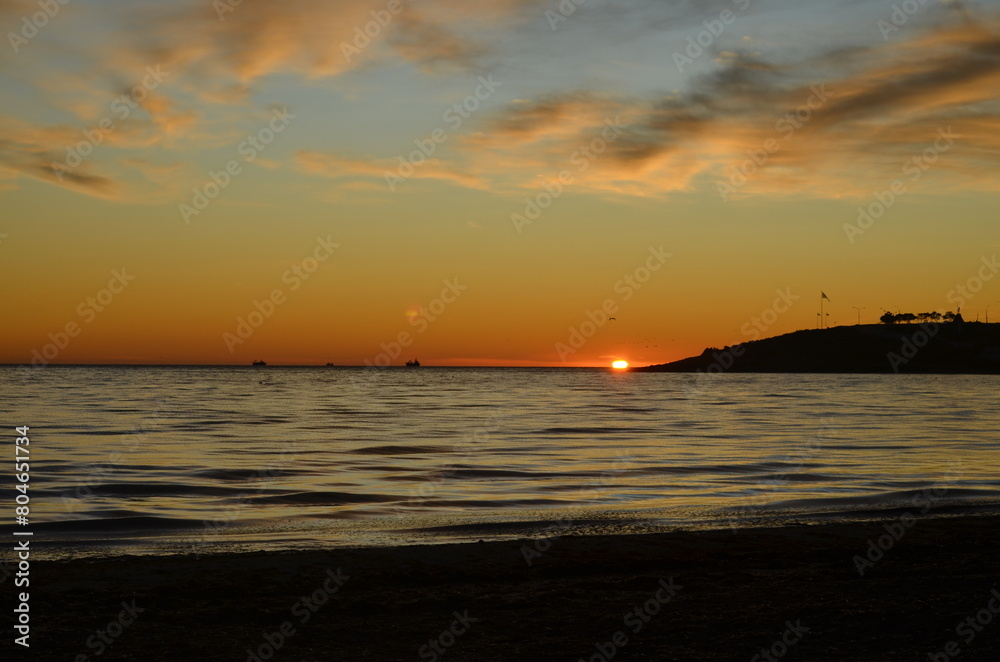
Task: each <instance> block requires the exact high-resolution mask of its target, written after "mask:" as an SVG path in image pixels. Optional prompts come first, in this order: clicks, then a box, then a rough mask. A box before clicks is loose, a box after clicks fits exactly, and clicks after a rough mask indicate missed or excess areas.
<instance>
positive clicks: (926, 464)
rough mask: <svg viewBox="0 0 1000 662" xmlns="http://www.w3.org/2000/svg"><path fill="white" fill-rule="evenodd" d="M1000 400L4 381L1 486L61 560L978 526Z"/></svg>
mask: <svg viewBox="0 0 1000 662" xmlns="http://www.w3.org/2000/svg"><path fill="white" fill-rule="evenodd" d="M998 392H1000V377H998V376H982V375H976V376H966V375H805V374H802V375H799V374H707V375H706V374H674V373H633V372H618V371H611V370H605V369H555V368H553V369H546V368H539V369H533V368H434V367H422V368H386V369H377V368H340V367H287V368H286V367H270V366H268V367H250V366H246V367H148V366H107V367H105V366H51V367H47V368H44V369H34V370H31V371H28V370H26V369H24V368H21V369H19V368H17V367H14V366H7V367H0V402H2V411H3V416H2V418H3V420H4V421H5V425H6V427H7V429H6V430H4V433H5V435H4V436H6V438H7V442H8V449H9V450H8V452H9V454H10V455H9V456H8V457H9V459H13V456H14V455H15V453H16V450H15V445H16V441H15V440H16V438H17V437H20V436H22V435H21V434H20V433H18V432H17V431H16V428H18V427H21V426H27V427H28V428H29V430H28V439H29V440H30V445H28V446H23V448H27V449H28V455H27V456H25V455H21V456H20V457H19V458H18V460H19V461H23V460H24V459H26V458H27V459H28V460H29V465H30V466H29V468H28V470H27V472H21V471H20V470H19V471H18V473H27V474H28V476H27V477H26V478H28V485H29V487H28V488H24V489H22V490H21V491H15V490H14V489H12V488H13V485H14V484H15V483H14V481H12V480H11V478H12V477H11V476H10V475H8V477H7V479H5V480H4V481H3V483H4V485H3V489H2V490H0V495H2V499H3V501H4V502H6V503H7V504H9V510H10V513H11V515H10V517H9V518H8V519H9V521H10V525H11V526H12V527H13V528H14V529H17V530H21V531H25V532H29V531H30V533H31V536H32V548H33V550H34V552H35V554H37V555H41V556H44V557H48V558H76V557H93V556H108V555H112V556H113V555H121V554H198V555H200V554H215V553H222V552H232V551H255V550H290V549H310V548H323V547H330V546H352V547H364V546H380V545H400V544H425V543H437V542H446V541H447V542H450V541H478V540H497V539H522V538H523V539H532V538H533V539H536V540H550V539H553V538H557V537H560V536H565V535H599V534H623V533H644V532H660V531H667V530H676V529H704V528H714V529H729V530H731V531H733V533H734V534H736V533H738V532H739V531H742V530H745V529H748V528H752V527H759V526H787V525H792V524H815V523H820V522H826V521H831V520H851V521H873V520H879V519H891V518H894V517H900V516H902V515H905V514H907V513H909V514H910V516H912V517H915V518H918V519H919V518H922V517H949V516H955V515H969V514H973V515H975V514H983V515H986V514H993V513H996V512H1000V440H998V433H997V431H998V429H1000V407H998V399H997V393H998ZM12 468H13V467H12V466H11V465H10V464H8V471H10V470H11V469H12ZM21 478H24V476H22V477H21ZM25 493H26V494H27V496H28V502H27V504H26V506H27V508H28V510H27V511H23V510H22V511H21V512H22V513H23V512H27V513H28V515H27V516H26V518H25V521H24V522H23V523H21V524H20V525H18V524H16V523H15V521H14V517H13V513H14V508H15V507H16V505H17V500H18V498H19V496H18V495H21V494H25ZM20 501H21V502H24V501H25V498H24V497H20Z"/></svg>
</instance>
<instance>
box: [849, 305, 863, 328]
mask: <svg viewBox="0 0 1000 662" xmlns="http://www.w3.org/2000/svg"><path fill="white" fill-rule="evenodd" d="M851 308H853V309H854V310H856V311H858V324H861V311H862V310H864V308H858V307H857V306H851Z"/></svg>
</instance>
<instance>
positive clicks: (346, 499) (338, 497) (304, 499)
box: [246, 492, 403, 506]
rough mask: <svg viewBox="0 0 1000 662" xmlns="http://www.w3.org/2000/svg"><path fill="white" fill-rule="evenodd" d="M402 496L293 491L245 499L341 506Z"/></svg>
mask: <svg viewBox="0 0 1000 662" xmlns="http://www.w3.org/2000/svg"><path fill="white" fill-rule="evenodd" d="M401 500H403V497H401V496H393V495H386V494H350V493H348V492H295V493H292V494H276V495H273V496H262V497H254V498H252V499H247V500H246V501H247V502H248V503H258V504H259V503H283V504H297V505H310V506H343V505H349V504H352V503H385V502H389V501H401Z"/></svg>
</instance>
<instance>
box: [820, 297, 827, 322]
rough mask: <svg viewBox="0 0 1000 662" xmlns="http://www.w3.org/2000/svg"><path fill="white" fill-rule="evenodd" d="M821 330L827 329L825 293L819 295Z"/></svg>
mask: <svg viewBox="0 0 1000 662" xmlns="http://www.w3.org/2000/svg"><path fill="white" fill-rule="evenodd" d="M819 328H821V329H825V328H826V318H824V317H823V293H822V292H820V293H819Z"/></svg>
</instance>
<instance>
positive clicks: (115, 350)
mask: <svg viewBox="0 0 1000 662" xmlns="http://www.w3.org/2000/svg"><path fill="white" fill-rule="evenodd" d="M0 32H2V33H3V34H4V39H3V41H4V43H3V44H0V98H2V100H3V101H2V105H0V120H2V121H0V284H2V288H3V290H2V291H3V295H4V300H5V304H6V305H5V306H4V313H5V315H6V320H5V323H4V325H3V327H4V328H3V331H2V332H0V362H3V363H30V362H32V361H34V362H35V363H37V364H43V363H183V364H195V363H205V364H246V363H249V362H250V361H252V360H256V359H263V360H266V361H268V363H269V364H272V365H274V364H320V365H322V364H325V363H327V362H332V363H335V364H338V365H365V364H375V365H382V364H385V363H391V364H394V365H398V364H400V363H402V362H403V361H405V360H407V359H410V358H419V359H420V360H421V362H422V363H423V364H425V365H540V366H549V365H551V366H606V365H610V363H611V362H612V361H614V360H627V361H629V362H630V363H631V364H632V365H645V364H651V363H663V362H667V361H671V360H676V359H680V358H684V357H686V356H690V355H694V354H699V353H701V351H702V350H703V349H704V348H705V347H723V346H725V345H732V344H737V343H740V342H744V341H747V340H753V339H756V338H759V337H768V336H772V335H777V334H781V333H786V332H789V331H794V330H797V329H803V328H814V327H815V326H816V325H817V323H818V321H819V317H818V314H819V306H820V300H821V293H825V294H826V295H827V297H828V298H829V301H826V300H824V301H823V306H824V309H823V310H824V313H825V314H828V317H827V318H826V320H825V321H826V323H827V324H829V325H837V324H854V323H857V322H858V320H859V319H860V320H861V321H862V322H866V323H874V322H875V321H876V320H877V319H878V317H879V316H880V315H881V314H882V312H883V311H885V310H893V311H896V310H901V311H903V312H907V311H909V312H923V311H932V310H938V311H941V312H944V311H946V310H957V309H958V308H961V310H962V313H963V315H964V316H965V318H966V319H977V318H979V319H981V320H983V321H985V318H986V316H987V314H989V313H990V312H992V314H993V315H995V319H996V321H1000V287H998V285H997V284H996V282H994V281H993V280H992V279H993V277H994V276H995V274H996V271H997V267H996V266H995V258H994V256H995V255H996V253H997V251H998V248H1000V233H998V231H997V222H996V207H997V202H998V201H1000V197H998V188H1000V179H998V178H997V177H996V174H995V173H996V166H997V164H998V160H1000V99H998V91H1000V2H960V1H948V2H943V1H940V0H923V1H921V0H906V1H905V2H890V1H889V0H877V1H875V0H872V1H869V0H840V1H836V0H824V1H823V2H818V1H813V0H803V1H798V2H777V1H773V0H698V1H695V0H690V1H685V0H576V1H574V0H561V2H560V1H557V0H494V1H492V2H489V3H470V2H459V1H458V0H398V1H397V0H349V1H348V0H326V1H320V0H284V1H283V2H280V3H273V2H262V1H261V0H243V1H242V2H237V1H236V0H215V1H214V2H213V1H211V0H199V1H197V2H183V1H175V0H160V1H155V2H154V1H151V0H150V1H141V0H140V1H134V2H129V3H121V2H110V1H98V0H89V1H88V0H66V1H65V4H63V3H62V0H40V1H39V0H32V1H22V0H0ZM991 305H993V306H994V308H993V310H992V311H990V309H989V306H991ZM612 318H613V319H612Z"/></svg>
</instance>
